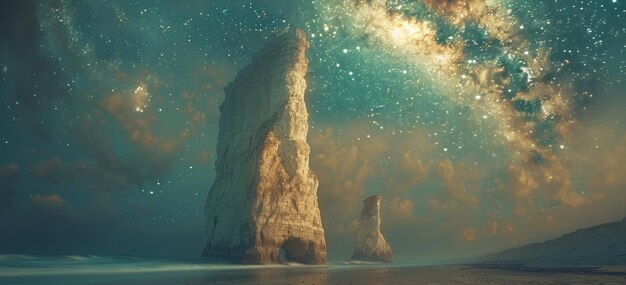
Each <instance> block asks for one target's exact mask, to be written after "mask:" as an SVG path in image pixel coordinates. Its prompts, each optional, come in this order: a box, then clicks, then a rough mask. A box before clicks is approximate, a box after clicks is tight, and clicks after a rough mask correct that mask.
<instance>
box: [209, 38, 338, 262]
mask: <svg viewBox="0 0 626 285" xmlns="http://www.w3.org/2000/svg"><path fill="white" fill-rule="evenodd" d="M308 46H309V43H308V42H307V40H306V36H305V34H304V32H302V31H301V30H297V31H288V32H285V33H283V34H281V35H278V36H277V37H276V38H273V39H270V40H268V42H267V43H266V44H265V46H264V47H263V49H261V51H259V52H258V53H257V54H256V55H255V57H254V59H253V61H252V63H251V64H250V65H248V66H247V67H245V68H244V69H243V70H241V71H240V72H239V73H238V74H237V77H236V79H235V80H234V81H233V82H232V83H230V84H229V85H228V87H226V89H225V93H226V98H225V100H224V103H222V105H221V106H220V112H221V115H220V120H219V127H220V130H219V137H218V144H217V161H216V165H215V167H216V172H217V173H216V174H217V175H216V179H215V182H214V184H213V187H212V188H211V192H209V195H208V198H207V202H206V219H207V220H206V223H207V229H208V230H207V232H208V243H207V245H206V248H205V249H204V252H203V255H204V256H213V257H227V258H233V259H235V260H238V261H239V262H241V263H251V264H258V263H279V262H281V260H280V249H281V248H282V249H283V250H284V251H285V254H286V256H287V259H288V260H289V261H295V262H300V263H308V264H321V263H325V262H326V241H325V238H324V229H323V228H322V222H321V218H320V211H319V206H318V201H317V186H318V180H317V178H316V176H315V175H314V174H313V172H311V170H310V169H309V152H310V149H309V145H308V143H307V141H306V138H307V132H308V112H307V109H306V105H305V102H304V93H305V89H306V81H305V78H304V77H305V74H306V72H307V66H308V61H307V58H306V50H307V48H308Z"/></svg>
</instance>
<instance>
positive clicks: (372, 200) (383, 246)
mask: <svg viewBox="0 0 626 285" xmlns="http://www.w3.org/2000/svg"><path fill="white" fill-rule="evenodd" d="M380 200H381V197H380V195H373V196H370V197H367V198H366V199H365V200H363V210H362V211H361V218H360V219H359V229H358V232H357V236H356V247H355V248H354V253H353V254H352V258H351V259H352V260H360V261H374V262H393V256H392V254H391V246H390V245H389V243H388V242H387V241H386V240H385V237H384V236H383V234H382V233H381V232H380Z"/></svg>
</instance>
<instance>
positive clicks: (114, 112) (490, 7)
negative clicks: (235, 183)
mask: <svg viewBox="0 0 626 285" xmlns="http://www.w3.org/2000/svg"><path fill="white" fill-rule="evenodd" d="M5 2H6V3H5ZM385 2H386V3H385ZM625 2H626V1H623V0H587V1H580V0H575V1H569V0H568V1H566V0H524V1H521V0H502V1H496V0H476V1H469V4H467V3H466V2H465V1H459V0H446V1H435V0H388V1H382V0H369V1H368V0H352V1H347V0H345V1H344V0H316V1H300V0H294V1H282V0H265V1H250V0H248V1H239V0H228V1H226V0H225V1H206V0H202V1H200V0H191V1H174V0H161V1H122V0H119V1H69V0H52V1H36V0H26V1H4V2H3V3H2V4H1V5H2V7H0V11H2V12H0V13H1V14H2V15H1V17H0V18H1V19H0V21H1V25H2V29H1V30H0V68H1V69H2V72H1V74H0V75H1V77H0V95H1V96H0V101H1V102H0V110H1V112H0V114H1V116H2V117H1V120H2V124H1V125H0V126H1V130H2V131H1V132H0V154H1V155H0V187H1V188H0V229H1V234H0V253H37V254H110V255H136V256H169V257H197V256H199V254H200V252H201V250H202V248H203V246H204V243H205V241H206V240H205V238H206V237H205V228H204V217H203V207H204V203H205V199H206V195H207V192H208V191H209V189H210V187H211V184H212V183H213V180H214V177H215V171H214V168H213V164H214V162H215V155H214V152H215V147H216V143H217V132H218V130H217V121H218V118H219V110H218V108H219V104H220V103H221V102H222V100H223V97H224V92H223V88H224V87H225V86H226V84H228V82H230V81H231V80H233V79H234V76H235V74H236V72H237V71H238V70H239V69H241V68H243V67H244V66H245V65H246V64H247V63H248V62H249V61H250V59H251V57H252V55H253V54H254V52H256V51H257V50H258V49H260V47H261V46H262V45H263V42H264V41H265V39H267V38H268V37H271V36H272V35H274V34H276V33H279V32H280V31H283V30H285V29H288V28H301V29H303V30H304V31H305V32H306V34H307V36H308V38H309V41H310V42H311V48H310V50H309V54H308V57H309V61H310V64H309V74H308V76H307V84H308V90H307V103H308V108H309V113H310V126H311V129H310V131H309V143H310V145H311V151H312V153H311V168H312V169H313V171H314V172H315V173H316V174H317V176H318V177H319V180H320V186H319V197H320V206H321V210H322V218H323V222H324V226H325V229H326V236H327V241H328V246H329V257H330V258H331V260H342V259H346V258H348V257H349V256H350V253H351V251H352V247H353V243H354V235H355V228H356V225H357V220H358V217H359V213H360V207H361V201H362V199H363V198H365V197H366V196H368V195H371V194H376V193H380V194H382V196H383V205H382V215H383V233H384V234H385V235H386V236H387V239H388V240H389V241H390V242H391V244H392V246H393V247H394V250H395V253H396V257H397V259H399V260H405V261H406V260H413V261H429V260H439V259H448V258H456V257H462V256H470V255H475V254H480V253H486V252H491V251H494V250H500V249H503V248H507V247H511V246H516V245H521V244H524V243H528V242H532V241H539V240H543V239H547V238H551V237H556V236H558V235H560V234H562V233H565V232H567V231H571V230H574V229H578V228H581V227H585V226H591V225H594V224H597V223H602V222H607V221H613V220H617V219H621V218H623V217H624V216H626V191H625V190H626V189H625V188H626V175H624V174H626V173H625V172H624V166H623V164H624V158H625V157H626V132H625V131H626V126H625V122H624V120H625V119H626V114H625V113H624V107H625V106H626V94H625V92H626V91H624V90H626V3H625Z"/></svg>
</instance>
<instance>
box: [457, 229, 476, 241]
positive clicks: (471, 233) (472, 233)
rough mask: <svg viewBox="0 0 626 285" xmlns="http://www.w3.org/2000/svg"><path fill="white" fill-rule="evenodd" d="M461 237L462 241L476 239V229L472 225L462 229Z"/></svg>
mask: <svg viewBox="0 0 626 285" xmlns="http://www.w3.org/2000/svg"><path fill="white" fill-rule="evenodd" d="M461 238H462V239H463V240H464V241H474V240H475V239H476V229H474V228H473V227H469V228H465V229H463V235H462V237H461Z"/></svg>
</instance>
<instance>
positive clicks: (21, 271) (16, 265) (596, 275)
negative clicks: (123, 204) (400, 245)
mask: <svg viewBox="0 0 626 285" xmlns="http://www.w3.org/2000/svg"><path fill="white" fill-rule="evenodd" d="M605 271H606V272H605ZM615 272H618V273H617V274H616V273H615ZM619 272H621V273H619ZM0 284H2V285H31V284H46V285H65V284H94V285H104V284H122V285H148V284H151V285H159V284H163V285H165V284H180V285H200V284H320V285H323V284H390V285H399V284H626V268H624V267H613V268H602V269H599V268H594V267H576V268H572V267H569V268H563V267H561V268H559V267H549V268H545V267H544V268H541V269H540V270H538V269H537V268H533V267H525V266H520V265H493V264H490V265H423V264H371V263H357V264H354V263H352V264H345V263H335V264H328V265H319V266H310V265H300V264H287V265H281V264H276V265H234V264H229V263H228V262H226V261H219V260H212V261H208V260H207V259H200V258H198V259H188V260H173V259H146V258H134V257H108V256H30V255H0Z"/></svg>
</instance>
